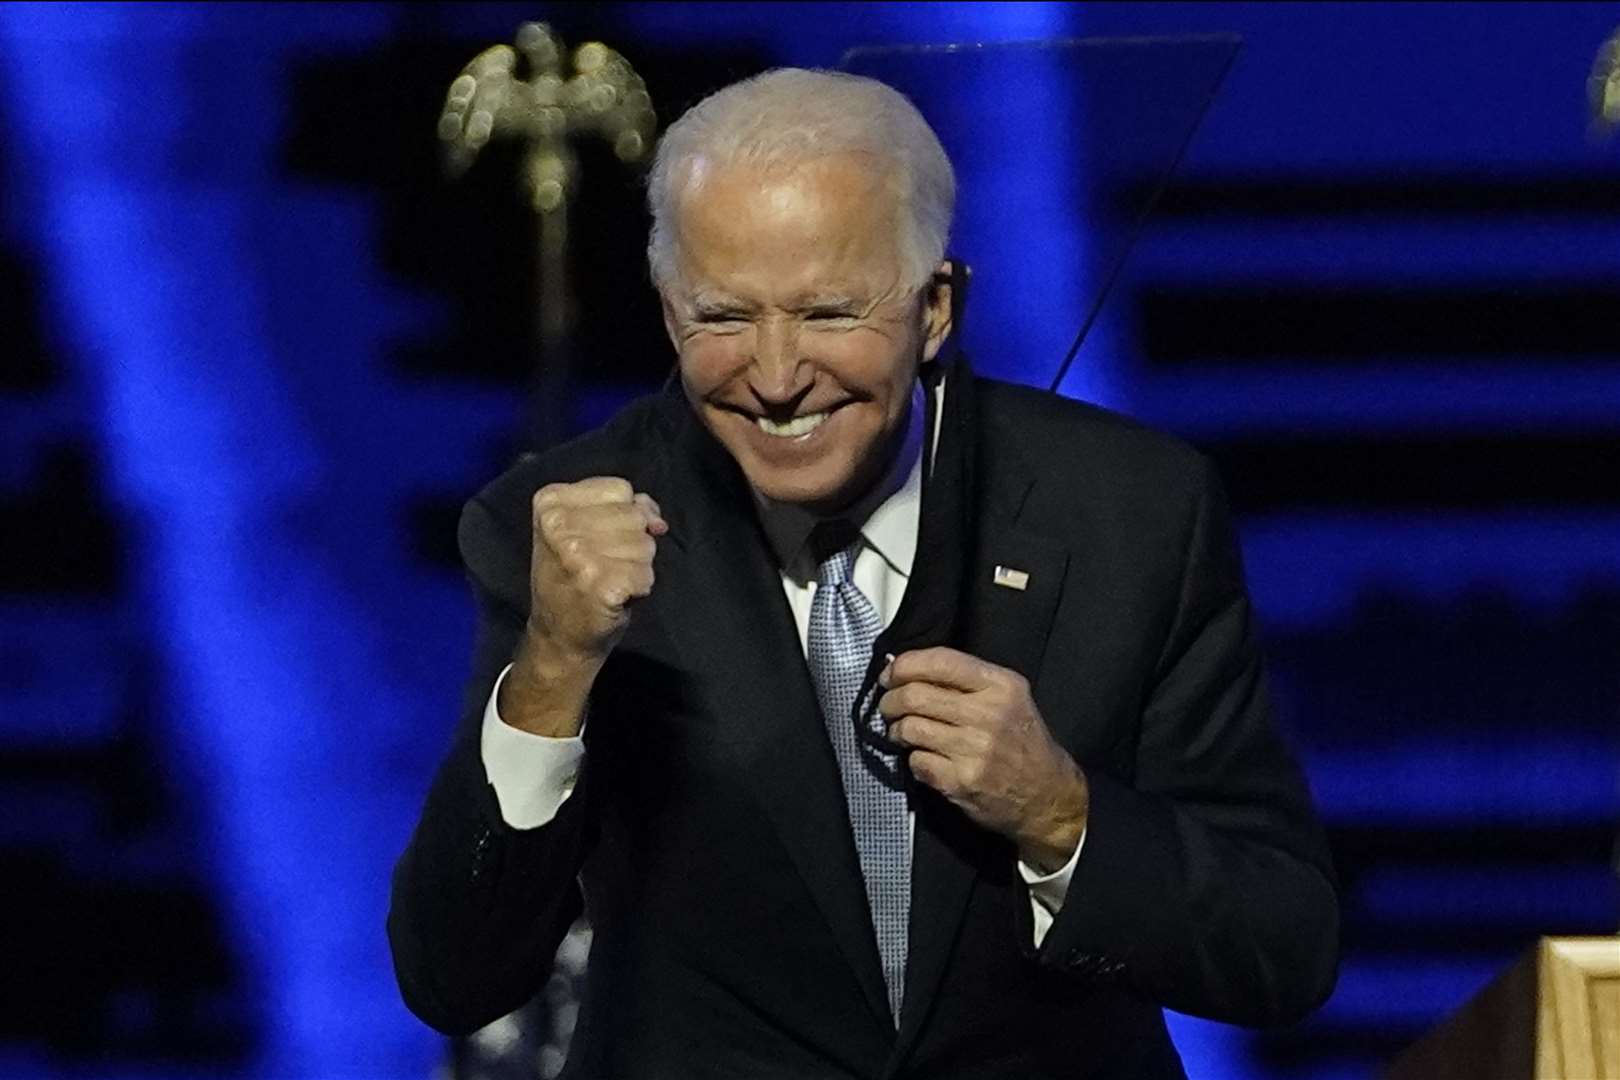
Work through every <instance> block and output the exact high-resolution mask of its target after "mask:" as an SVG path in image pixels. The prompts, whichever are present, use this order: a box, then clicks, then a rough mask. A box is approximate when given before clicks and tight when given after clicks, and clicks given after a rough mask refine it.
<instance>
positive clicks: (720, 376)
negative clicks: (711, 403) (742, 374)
mask: <svg viewBox="0 0 1620 1080" xmlns="http://www.w3.org/2000/svg"><path fill="white" fill-rule="evenodd" d="M747 336H748V335H747V334H731V335H724V336H722V335H718V334H707V335H700V336H698V337H694V338H691V339H690V340H688V341H687V342H685V343H684V344H683V345H682V346H681V350H680V365H681V381H682V382H683V383H685V384H686V387H687V390H688V391H689V392H691V393H693V394H696V395H698V396H700V397H701V396H702V395H704V394H707V393H710V392H711V391H713V390H716V389H718V388H720V387H721V386H724V385H725V384H726V383H727V382H730V381H731V379H732V378H734V377H735V376H736V374H737V372H738V371H739V370H740V369H742V368H744V367H746V366H747V365H748V357H749V355H750V349H749V345H748V342H747V341H746V340H744V339H745V338H746V337H747Z"/></svg>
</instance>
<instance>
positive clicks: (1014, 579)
mask: <svg viewBox="0 0 1620 1080" xmlns="http://www.w3.org/2000/svg"><path fill="white" fill-rule="evenodd" d="M990 580H991V581H993V582H995V583H996V584H997V585H1000V586H1001V587H1002V588H1004V589H1017V590H1018V591H1019V592H1023V591H1024V590H1025V589H1027V588H1029V575H1028V574H1026V573H1025V572H1024V571H1022V570H1016V569H1014V568H1013V567H1011V566H997V567H996V571H995V573H994V574H992V575H991V577H990Z"/></svg>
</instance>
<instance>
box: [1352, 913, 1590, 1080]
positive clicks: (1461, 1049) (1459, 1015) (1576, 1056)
mask: <svg viewBox="0 0 1620 1080" xmlns="http://www.w3.org/2000/svg"><path fill="white" fill-rule="evenodd" d="M1609 981H1613V982H1615V983H1616V985H1615V986H1614V987H1605V988H1603V989H1602V990H1601V991H1600V990H1596V989H1594V986H1595V984H1597V983H1600V982H1609ZM1382 1075H1383V1077H1384V1080H1531V1078H1534V1080H1607V1078H1620V937H1559V938H1542V939H1541V940H1540V941H1538V942H1537V943H1536V944H1535V946H1533V947H1532V948H1530V949H1528V950H1527V951H1526V952H1525V953H1524V955H1522V956H1521V957H1520V958H1519V959H1518V960H1516V961H1515V962H1514V963H1513V964H1512V965H1511V966H1510V967H1508V968H1507V969H1506V970H1505V971H1503V972H1502V974H1500V975H1498V976H1497V977H1496V978H1495V979H1494V980H1492V982H1491V983H1490V984H1489V985H1487V986H1486V987H1485V989H1483V990H1481V991H1480V992H1479V993H1478V994H1476V995H1474V997H1473V998H1472V999H1471V1000H1470V1001H1469V1002H1468V1004H1466V1005H1464V1006H1463V1007H1462V1008H1461V1009H1459V1010H1457V1011H1456V1012H1455V1013H1453V1014H1452V1015H1451V1016H1450V1017H1448V1018H1447V1019H1446V1020H1445V1021H1443V1022H1442V1023H1441V1024H1440V1026H1439V1027H1437V1028H1435V1029H1434V1030H1433V1031H1431V1032H1430V1033H1429V1034H1427V1035H1425V1036H1423V1038H1421V1039H1419V1040H1418V1041H1417V1042H1416V1043H1414V1044H1412V1046H1410V1047H1408V1048H1407V1049H1406V1050H1405V1051H1404V1052H1402V1053H1401V1054H1400V1056H1399V1057H1397V1058H1396V1059H1395V1060H1394V1061H1393V1062H1392V1063H1391V1064H1390V1066H1389V1067H1388V1068H1387V1069H1386V1070H1385V1071H1384V1073H1383V1074H1382Z"/></svg>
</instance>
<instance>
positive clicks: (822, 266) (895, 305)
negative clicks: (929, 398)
mask: <svg viewBox="0 0 1620 1080" xmlns="http://www.w3.org/2000/svg"><path fill="white" fill-rule="evenodd" d="M678 206H679V209H678V213H677V215H676V236H677V251H678V256H677V263H676V267H677V274H676V279H675V280H674V281H672V282H666V283H664V287H663V289H662V298H663V304H664V322H665V326H666V327H667V328H668V330H669V335H670V339H671V341H673V342H674V344H675V349H676V351H677V352H678V353H679V354H680V369H681V384H682V386H683V387H684V389H685V391H686V396H687V400H688V401H690V402H691V404H692V408H693V410H694V411H695V412H696V413H697V415H698V417H699V418H700V419H701V420H702V421H703V424H704V426H705V427H707V428H708V429H709V431H710V432H712V433H713V434H714V437H715V438H716V439H718V440H719V441H720V443H721V445H723V446H724V447H725V448H726V449H727V450H728V451H729V452H730V453H731V455H732V457H734V458H736V460H737V463H738V464H739V465H740V466H741V467H742V470H743V473H744V475H745V476H747V478H748V482H749V483H750V484H752V485H753V487H754V489H755V490H756V491H758V492H759V493H760V494H761V495H764V496H765V497H766V498H769V499H774V500H777V501H779V502H788V503H795V504H798V505H802V506H805V507H807V508H808V509H810V510H812V511H815V512H817V513H832V512H835V511H837V510H840V509H842V508H843V507H845V506H848V505H849V504H850V503H852V502H854V501H855V500H856V499H858V498H859V497H860V496H861V495H862V494H864V493H865V491H866V490H867V489H868V488H870V487H871V486H872V485H873V484H874V483H876V482H877V480H878V478H879V477H881V476H882V474H883V471H884V468H885V467H886V466H887V464H888V462H889V458H890V457H891V456H892V454H893V453H894V452H895V450H896V448H897V445H898V443H899V441H900V436H901V435H902V433H903V430H904V424H905V421H906V416H907V409H908V408H909V407H910V401H911V387H912V382H913V380H914V379H915V378H916V375H917V365H918V364H919V363H920V362H921V361H923V360H931V359H933V357H934V356H935V355H936V354H937V353H938V351H939V347H940V345H941V343H942V342H943V341H944V339H945V334H946V332H947V331H948V330H949V328H950V292H949V289H948V287H945V286H925V287H924V288H923V289H921V290H918V289H917V288H915V287H912V286H911V285H910V284H909V283H907V282H905V281H904V280H903V275H902V273H901V265H902V264H901V259H900V248H899V239H900V235H901V233H900V229H901V224H900V217H899V206H898V204H897V200H896V198H895V196H894V194H893V193H892V192H891V191H890V189H889V187H888V186H887V184H885V182H884V178H883V177H882V176H881V175H874V174H873V172H872V170H871V169H870V168H869V167H866V166H864V165H863V162H862V159H860V158H858V157H856V156H854V155H846V156H841V157H827V158H820V159H816V160H814V161H811V162H809V163H806V164H802V165H798V166H796V167H794V168H792V169H775V170H770V171H764V170H761V169H758V168H755V167H751V166H735V167H730V168H725V169H718V170H714V169H706V168H705V163H704V162H703V161H701V160H699V161H698V162H696V163H695V164H694V166H693V167H692V170H691V174H690V175H689V176H688V177H687V183H686V186H685V188H684V190H683V192H682V194H681V197H680V201H679V204H678Z"/></svg>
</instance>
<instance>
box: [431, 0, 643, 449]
mask: <svg viewBox="0 0 1620 1080" xmlns="http://www.w3.org/2000/svg"><path fill="white" fill-rule="evenodd" d="M565 57H567V51H566V49H565V48H564V46H563V43H562V41H561V40H560V39H559V38H558V37H557V36H556V35H555V34H554V33H552V31H551V28H550V27H548V26H546V24H544V23H536V22H530V23H524V24H523V25H522V26H520V27H519V28H518V32H517V37H516V48H513V47H512V46H510V45H495V46H492V47H491V48H488V49H485V50H484V51H483V52H481V53H479V54H478V55H477V56H475V57H474V58H473V60H472V62H471V63H469V64H468V65H467V66H466V67H465V68H463V69H462V71H461V74H460V75H459V76H457V77H456V80H455V81H454V82H453V83H451V84H450V90H449V93H448V94H447V95H446V97H445V103H444V111H443V112H442V113H441V114H440V116H439V142H440V147H441V149H442V151H443V156H444V163H445V168H446V170H447V171H448V173H449V174H450V175H451V177H459V176H461V175H462V174H463V173H465V172H466V171H467V170H468V169H469V168H471V167H472V164H473V162H474V161H476V160H477V158H478V154H479V152H480V151H481V150H482V149H483V148H484V147H485V146H486V145H488V144H489V142H490V141H492V140H494V139H511V140H516V141H518V142H520V143H522V144H523V147H524V149H523V159H522V169H521V180H522V183H523V186H524V190H525V191H526V192H527V194H528V196H529V204H530V205H531V206H532V207H533V208H534V212H535V215H536V227H537V234H536V246H535V247H536V255H537V257H538V265H537V268H536V269H537V272H538V275H539V286H540V287H539V296H538V298H537V299H538V302H539V304H538V306H539V310H538V312H537V317H536V325H535V338H536V340H535V346H536V351H537V353H538V355H537V357H536V358H535V359H536V364H535V372H536V382H537V385H536V394H535V397H536V400H535V402H534V405H535V411H536V413H537V427H538V429H539V430H538V431H537V432H536V433H535V434H536V437H537V439H538V441H539V442H540V443H541V444H542V445H544V444H547V443H550V442H553V441H555V440H556V439H557V438H559V437H560V435H561V433H562V426H563V409H564V405H565V400H566V395H567V393H568V382H569V375H570V370H569V368H570V364H569V360H568V344H569V339H570V336H571V335H572V333H573V329H574V322H575V315H576V309H575V303H574V296H573V292H572V290H571V289H570V287H569V276H568V208H569V204H570V203H571V202H572V201H573V198H574V194H575V192H576V190H577V187H578V183H579V159H578V157H577V156H576V155H575V153H574V148H573V145H572V140H573V139H575V138H579V137H584V136H595V137H597V138H602V139H605V140H606V141H607V142H608V143H610V144H611V145H612V147H613V152H614V154H615V155H617V156H618V158H619V160H620V161H623V162H625V163H626V164H640V163H642V162H644V161H645V160H646V159H647V156H648V154H649V152H650V151H651V149H652V144H653V133H654V130H655V128H656V126H657V116H656V115H655V113H654V112H653V107H652V99H651V98H650V97H649V96H648V94H647V88H646V86H645V84H643V83H642V81H641V77H640V76H639V75H637V74H636V72H635V69H633V68H632V67H631V66H630V63H629V61H627V60H626V59H625V58H624V57H623V56H621V55H619V54H618V53H617V52H615V51H614V50H612V49H610V48H608V47H607V46H606V45H604V44H602V43H601V42H599V41H588V42H586V43H585V44H583V45H581V46H579V48H577V49H575V50H574V51H573V55H572V56H571V57H568V60H569V61H570V64H569V65H565V63H564V59H565ZM520 61H521V65H522V66H523V67H524V68H525V69H526V74H527V78H526V79H525V78H520V77H519V73H518V69H519V66H520ZM570 66H571V71H570V70H567V68H568V67H570Z"/></svg>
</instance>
